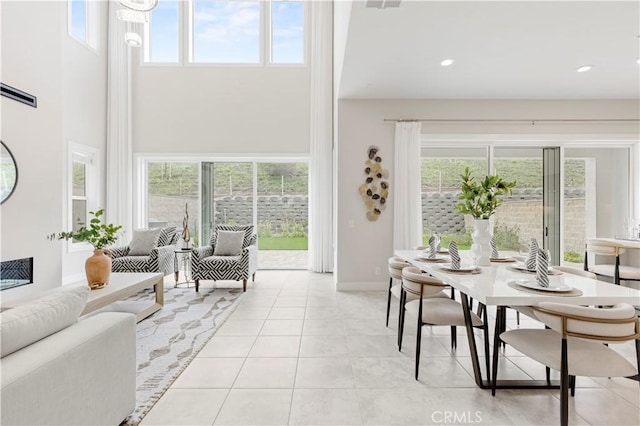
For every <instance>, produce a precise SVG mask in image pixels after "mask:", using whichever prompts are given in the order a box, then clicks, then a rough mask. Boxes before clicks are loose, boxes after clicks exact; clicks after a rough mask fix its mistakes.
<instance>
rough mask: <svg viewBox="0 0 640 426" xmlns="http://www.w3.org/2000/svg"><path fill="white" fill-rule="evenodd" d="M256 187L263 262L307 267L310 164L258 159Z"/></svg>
mask: <svg viewBox="0 0 640 426" xmlns="http://www.w3.org/2000/svg"><path fill="white" fill-rule="evenodd" d="M257 187H258V200H257V201H258V202H257V206H256V208H257V216H258V218H257V220H258V248H259V256H260V266H261V267H263V268H270V269H282V268H295V269H307V267H308V255H307V248H308V231H309V223H308V222H309V209H308V194H309V166H308V164H307V163H293V162H290V163H273V162H270V163H257Z"/></svg>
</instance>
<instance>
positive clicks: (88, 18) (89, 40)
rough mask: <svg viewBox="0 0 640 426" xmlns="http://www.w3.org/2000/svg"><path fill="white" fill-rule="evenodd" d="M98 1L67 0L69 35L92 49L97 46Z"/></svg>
mask: <svg viewBox="0 0 640 426" xmlns="http://www.w3.org/2000/svg"><path fill="white" fill-rule="evenodd" d="M99 6H100V5H99V3H98V2H93V1H88V0H69V3H68V20H69V22H68V29H69V35H70V36H71V37H73V38H74V39H76V40H78V41H79V42H81V43H83V44H86V45H88V46H90V47H92V48H93V49H97V48H98V23H99V17H98V8H99Z"/></svg>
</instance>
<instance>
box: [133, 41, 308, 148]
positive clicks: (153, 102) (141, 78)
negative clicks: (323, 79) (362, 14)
mask: <svg viewBox="0 0 640 426" xmlns="http://www.w3.org/2000/svg"><path fill="white" fill-rule="evenodd" d="M139 59H140V58H139V55H138V54H137V53H136V54H135V55H134V60H133V72H132V74H133V83H132V87H133V90H132V93H133V95H132V96H133V105H132V107H133V108H132V109H133V151H134V153H182V154H196V155H197V154H210V155H216V154H306V153H308V152H309V68H308V67H293V66H291V67H262V66H209V65H187V66H145V65H142V66H140V65H138V61H139Z"/></svg>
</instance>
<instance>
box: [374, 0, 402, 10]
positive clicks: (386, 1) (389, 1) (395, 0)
mask: <svg viewBox="0 0 640 426" xmlns="http://www.w3.org/2000/svg"><path fill="white" fill-rule="evenodd" d="M401 1H402V0H367V4H366V6H367V7H371V8H374V9H386V8H388V7H400V2H401Z"/></svg>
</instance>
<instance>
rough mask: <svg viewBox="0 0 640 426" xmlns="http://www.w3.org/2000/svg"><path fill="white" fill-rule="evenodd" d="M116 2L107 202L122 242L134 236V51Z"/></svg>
mask: <svg viewBox="0 0 640 426" xmlns="http://www.w3.org/2000/svg"><path fill="white" fill-rule="evenodd" d="M119 7H120V6H119V4H118V2H116V1H110V2H109V40H108V46H109V51H108V57H107V61H108V76H107V202H106V207H105V213H106V219H107V220H108V221H109V223H113V224H116V225H122V226H123V227H124V231H125V232H124V234H123V235H122V237H121V240H120V241H121V242H122V241H124V242H128V241H130V239H131V235H132V229H131V227H132V226H133V225H132V224H133V205H132V191H133V188H132V186H133V183H132V174H133V172H132V166H133V162H132V147H131V56H130V55H131V53H130V51H129V50H130V49H131V48H130V47H129V46H127V44H126V43H125V42H124V33H125V32H126V25H125V23H124V22H122V21H120V20H118V18H117V16H116V10H117V9H118V8H119Z"/></svg>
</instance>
